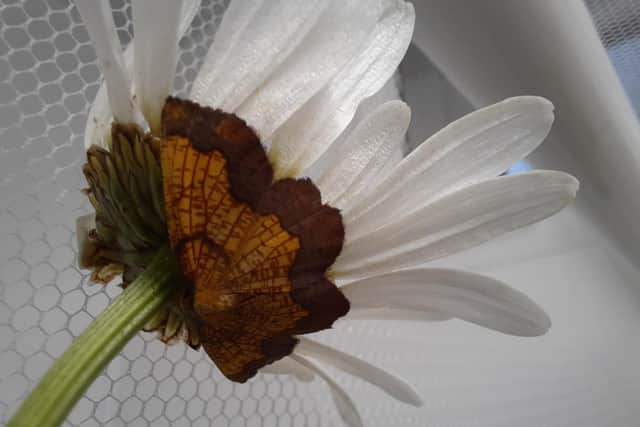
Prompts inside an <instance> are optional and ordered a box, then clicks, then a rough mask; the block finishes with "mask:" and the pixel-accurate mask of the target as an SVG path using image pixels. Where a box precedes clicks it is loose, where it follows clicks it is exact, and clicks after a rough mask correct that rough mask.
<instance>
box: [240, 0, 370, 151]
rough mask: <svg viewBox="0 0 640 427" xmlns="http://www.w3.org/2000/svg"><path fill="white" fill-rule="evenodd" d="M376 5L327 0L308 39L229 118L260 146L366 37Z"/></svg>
mask: <svg viewBox="0 0 640 427" xmlns="http://www.w3.org/2000/svg"><path fill="white" fill-rule="evenodd" d="M381 3H382V0H332V1H331V3H330V4H329V7H328V8H327V9H326V10H325V11H324V13H323V14H322V16H321V17H320V19H319V20H318V22H317V23H316V24H315V25H314V27H313V28H312V29H311V31H310V32H309V34H307V35H306V37H305V38H304V39H303V40H302V41H301V42H300V44H299V45H298V46H297V47H296V48H295V49H294V50H293V52H291V54H290V55H289V56H288V57H287V58H286V59H285V61H284V62H283V63H282V64H280V66H279V67H278V68H277V69H276V70H274V71H273V73H272V75H271V76H269V77H268V78H267V80H265V81H264V83H262V85H261V86H260V87H259V88H258V89H257V90H256V91H255V92H254V93H253V94H251V96H249V98H248V99H246V100H245V101H244V102H243V103H242V105H240V106H239V107H238V108H237V109H236V111H235V113H236V114H237V115H238V116H240V117H242V118H243V119H244V120H246V121H247V122H248V123H249V124H251V126H253V127H254V128H255V129H256V130H257V131H258V133H259V134H260V136H261V138H262V139H263V140H266V139H267V138H269V136H271V134H272V133H273V132H274V131H275V130H276V129H277V128H278V127H280V125H282V123H284V122H285V120H287V119H288V118H289V117H290V116H291V115H292V114H293V113H294V112H295V111H296V110H297V109H298V108H300V106H301V105H303V104H304V103H305V102H306V101H307V100H309V99H310V98H311V97H312V96H313V95H314V94H316V93H317V92H318V91H319V90H320V89H321V88H322V87H323V86H324V85H325V84H326V83H327V82H328V81H329V80H330V79H331V78H332V77H333V76H334V75H335V74H336V73H337V72H338V71H339V70H340V69H341V68H342V67H343V66H344V65H345V63H346V62H347V61H348V60H349V59H350V58H352V57H353V56H354V55H355V54H356V50H357V49H358V48H361V46H362V44H363V43H364V42H365V40H366V38H367V37H368V36H369V35H370V34H371V32H372V30H373V27H374V25H375V24H376V22H377V20H378V18H379V16H380V13H381V12H382V8H381Z"/></svg>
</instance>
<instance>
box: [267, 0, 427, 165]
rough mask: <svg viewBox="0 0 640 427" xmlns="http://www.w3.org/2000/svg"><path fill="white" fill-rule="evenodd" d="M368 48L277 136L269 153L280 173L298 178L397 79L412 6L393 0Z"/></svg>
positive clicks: (408, 37) (410, 25)
mask: <svg viewBox="0 0 640 427" xmlns="http://www.w3.org/2000/svg"><path fill="white" fill-rule="evenodd" d="M389 4H390V5H389V7H388V8H387V9H386V10H385V12H384V13H383V15H382V17H381V19H380V21H379V22H378V24H377V25H376V27H375V29H374V31H373V33H372V34H371V36H370V38H369V40H368V41H367V42H366V47H365V48H364V49H363V50H362V51H361V52H360V53H359V54H358V55H357V56H356V57H354V58H352V59H351V60H350V61H349V62H348V63H347V64H346V65H345V66H344V67H343V69H342V70H341V71H340V72H339V73H338V74H337V75H336V76H335V77H334V78H333V79H332V80H331V82H329V83H328V84H327V85H326V86H325V87H324V88H323V89H322V90H321V91H320V92H318V93H317V94H316V95H314V96H313V98H311V99H310V100H309V101H308V102H307V103H306V104H305V105H304V106H302V108H300V109H299V110H298V111H297V112H296V113H295V114H294V115H293V116H291V118H290V119H289V120H288V121H287V122H286V123H285V124H284V125H283V126H281V127H280V128H279V129H278V130H277V131H276V132H275V133H274V135H273V137H272V145H271V148H270V150H269V155H270V157H271V158H272V159H273V161H274V162H275V164H276V168H277V169H278V173H279V174H280V175H291V176H295V175H297V174H298V173H299V172H300V171H302V170H304V169H305V168H306V167H308V166H309V165H311V164H312V163H313V162H314V161H316V160H317V159H318V157H320V155H321V154H322V153H323V152H324V151H325V150H326V149H327V148H328V147H329V146H330V145H331V144H332V143H333V142H334V141H335V139H336V138H337V137H338V135H340V133H341V132H342V131H343V130H344V129H345V128H346V127H347V125H348V124H349V122H350V121H351V119H352V118H353V116H354V114H355V111H356V109H357V108H358V105H359V104H360V102H361V101H362V100H363V99H364V98H366V97H368V96H370V95H373V94H374V93H376V92H377V91H378V90H379V89H380V88H381V87H383V86H384V84H385V83H386V82H387V81H388V80H389V78H390V77H391V76H392V75H393V72H394V71H395V70H396V68H397V67H398V64H399V63H400V61H401V60H402V58H403V56H404V54H405V52H406V50H407V48H408V46H409V43H410V41H411V35H412V34H413V24H414V12H413V6H412V5H411V4H410V3H405V2H404V1H402V0H390V1H389Z"/></svg>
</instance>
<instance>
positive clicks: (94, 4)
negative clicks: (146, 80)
mask: <svg viewBox="0 0 640 427" xmlns="http://www.w3.org/2000/svg"><path fill="white" fill-rule="evenodd" d="M76 8H77V9H78V12H79V13H80V16H81V17H82V20H83V21H84V23H85V25H86V27H87V31H88V32H89V36H90V37H91V41H92V44H93V47H94V49H95V51H96V55H97V56H98V60H99V61H100V66H101V67H102V74H103V75H104V80H105V83H106V85H107V91H108V93H109V102H110V104H111V110H112V111H113V115H114V117H115V119H116V120H117V121H119V122H121V123H136V116H135V113H134V109H135V106H134V104H133V102H132V100H131V81H130V79H129V72H128V71H127V69H126V68H125V65H124V59H123V57H122V48H121V47H120V41H119V40H118V35H117V33H116V27H115V24H114V23H113V15H112V14H111V7H110V6H109V2H105V1H101V0H77V1H76Z"/></svg>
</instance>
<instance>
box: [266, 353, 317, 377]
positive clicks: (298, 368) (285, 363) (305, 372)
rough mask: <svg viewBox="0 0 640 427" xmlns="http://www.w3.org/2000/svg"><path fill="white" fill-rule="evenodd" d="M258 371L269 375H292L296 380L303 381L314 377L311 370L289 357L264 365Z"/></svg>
mask: <svg viewBox="0 0 640 427" xmlns="http://www.w3.org/2000/svg"><path fill="white" fill-rule="evenodd" d="M260 373H262V374H271V375H292V376H294V377H295V378H296V379H297V380H298V381H302V382H305V383H308V382H311V381H313V378H314V375H313V372H312V371H310V370H309V369H307V368H305V367H304V366H302V365H300V364H299V363H296V362H295V361H294V360H292V359H290V358H289V357H285V358H282V359H280V360H277V361H275V362H273V363H272V364H270V365H267V366H264V367H263V368H261V369H260Z"/></svg>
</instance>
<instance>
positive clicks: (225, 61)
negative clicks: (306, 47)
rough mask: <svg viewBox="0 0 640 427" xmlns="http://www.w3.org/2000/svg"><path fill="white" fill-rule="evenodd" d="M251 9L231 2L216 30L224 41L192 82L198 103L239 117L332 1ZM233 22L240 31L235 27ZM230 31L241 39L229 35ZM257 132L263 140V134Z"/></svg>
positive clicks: (277, 2) (276, 2)
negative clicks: (239, 111) (240, 110)
mask: <svg viewBox="0 0 640 427" xmlns="http://www.w3.org/2000/svg"><path fill="white" fill-rule="evenodd" d="M236 3H238V4H236ZM252 3H253V2H249V1H244V0H241V1H238V2H232V3H231V6H230V7H233V8H232V9H231V10H230V11H229V12H228V13H225V16H223V18H222V24H221V26H220V28H219V30H218V34H220V37H218V35H216V39H215V40H214V42H213V45H212V47H211V52H212V53H211V54H207V58H206V59H205V64H204V65H203V68H202V70H201V71H200V73H199V74H198V77H197V78H196V81H195V82H194V85H193V89H192V92H191V97H192V99H193V100H194V101H196V102H198V103H200V104H202V105H208V106H212V107H215V108H221V109H223V110H225V111H235V110H236V108H237V107H238V106H239V105H240V104H242V102H244V101H245V100H246V99H247V98H248V97H249V96H250V95H251V94H252V93H253V92H254V91H255V90H256V89H257V88H258V87H259V86H260V85H262V84H263V82H264V81H265V80H266V79H267V78H268V77H269V76H270V75H271V73H272V72H273V71H274V70H275V69H276V68H277V67H278V66H279V65H280V64H281V63H282V62H283V61H284V60H285V59H286V58H287V57H288V56H289V54H290V53H291V52H292V51H293V50H294V49H295V48H296V47H297V46H298V45H299V44H300V42H301V41H302V40H303V39H304V37H305V36H306V35H307V34H308V33H309V31H311V29H312V28H313V27H314V25H315V24H316V23H317V21H318V19H319V18H320V16H321V15H322V13H323V12H324V10H325V9H326V7H327V6H328V4H329V0H306V1H290V0H270V1H262V2H257V3H255V4H252ZM241 8H247V10H246V11H241V10H240V9H241ZM227 15H229V16H228V17H227ZM234 22H237V23H238V24H239V25H240V28H237V27H232V25H231V24H232V23H234ZM230 31H233V32H238V34H237V35H235V36H234V35H229V34H226V33H227V32H230ZM213 55H217V56H218V58H216V57H214V56H213ZM249 123H250V122H249ZM250 124H251V123H250ZM257 131H258V134H260V129H257Z"/></svg>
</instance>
